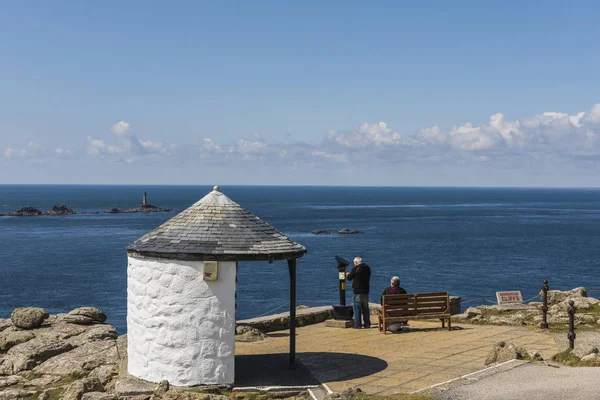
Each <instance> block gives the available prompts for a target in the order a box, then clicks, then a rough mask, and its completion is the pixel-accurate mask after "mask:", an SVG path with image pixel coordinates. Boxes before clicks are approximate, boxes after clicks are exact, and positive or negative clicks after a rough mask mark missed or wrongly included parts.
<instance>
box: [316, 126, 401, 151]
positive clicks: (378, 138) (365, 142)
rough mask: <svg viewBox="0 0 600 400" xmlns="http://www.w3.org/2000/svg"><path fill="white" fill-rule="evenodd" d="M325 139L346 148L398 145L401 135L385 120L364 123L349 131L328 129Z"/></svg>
mask: <svg viewBox="0 0 600 400" xmlns="http://www.w3.org/2000/svg"><path fill="white" fill-rule="evenodd" d="M326 141H328V142H329V143H330V144H336V145H339V146H342V147H345V148H347V149H364V148H368V147H378V146H389V145H392V146H393V145H399V144H401V142H402V137H401V136H400V134H399V133H398V132H394V131H392V130H391V129H390V128H388V126H387V124H386V123H385V122H379V123H377V124H369V123H366V122H365V123H364V124H362V125H361V126H360V127H358V128H355V129H353V130H352V131H351V132H347V133H343V132H337V131H334V130H331V131H329V133H328V134H327V138H326Z"/></svg>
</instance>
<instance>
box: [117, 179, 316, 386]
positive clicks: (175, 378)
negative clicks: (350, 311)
mask: <svg viewBox="0 0 600 400" xmlns="http://www.w3.org/2000/svg"><path fill="white" fill-rule="evenodd" d="M127 253H128V268H127V344H128V371H129V373H130V374H131V375H133V376H136V377H138V378H141V379H145V380H147V381H151V382H160V381H162V380H168V381H169V382H170V383H171V384H172V385H176V386H196V385H203V384H232V383H234V378H235V377H234V372H235V365H234V360H235V358H234V356H235V290H236V275H237V266H238V265H237V264H238V261H259V260H267V261H269V262H271V261H276V260H288V264H289V266H290V282H291V283H292V280H293V287H292V284H290V287H291V289H290V290H291V292H292V291H293V299H292V301H291V304H294V306H295V266H296V264H295V259H296V258H299V257H302V256H303V255H304V253H306V248H305V247H304V246H302V245H300V244H298V243H296V242H294V241H292V240H290V239H289V238H288V237H287V236H285V235H284V234H282V233H281V232H279V231H277V230H276V229H275V228H273V227H272V226H270V225H269V224H267V223H265V222H264V221H262V220H261V219H260V218H258V217H256V216H255V215H253V214H252V213H250V212H248V211H246V210H245V209H244V208H242V207H241V206H240V205H239V204H237V203H235V202H234V201H232V200H231V199H229V198H228V197H227V196H225V195H224V194H223V193H221V192H220V191H219V188H218V187H217V186H215V188H214V190H213V191H212V192H210V193H209V194H208V195H206V196H205V197H204V198H202V199H201V200H200V201H198V202H197V203H195V204H194V205H192V206H191V207H190V208H188V209H186V210H184V211H183V212H181V213H180V214H178V215H177V216H175V217H174V218H172V219H170V220H169V221H167V222H165V223H164V224H162V225H161V226H159V227H158V228H156V229H155V230H153V231H152V232H150V233H148V234H146V235H144V236H142V237H141V238H139V239H137V240H136V241H135V242H133V243H132V244H131V245H130V246H129V247H128V248H127ZM292 267H293V268H292ZM292 270H293V275H292ZM290 312H291V313H292V318H291V320H293V317H295V307H294V310H292V306H290ZM290 328H291V329H292V328H293V323H291V326H290ZM290 340H293V345H292V342H290V365H292V364H293V357H292V353H295V339H292V338H290Z"/></svg>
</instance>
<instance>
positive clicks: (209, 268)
mask: <svg viewBox="0 0 600 400" xmlns="http://www.w3.org/2000/svg"><path fill="white" fill-rule="evenodd" d="M218 270H219V268H218V263H217V262H216V261H204V265H203V273H204V280H205V281H216V280H217V275H218Z"/></svg>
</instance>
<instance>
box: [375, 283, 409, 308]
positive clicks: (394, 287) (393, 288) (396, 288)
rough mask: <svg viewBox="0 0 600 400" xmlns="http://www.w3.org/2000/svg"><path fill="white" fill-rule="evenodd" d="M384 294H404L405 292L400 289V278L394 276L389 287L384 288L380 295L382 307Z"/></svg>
mask: <svg viewBox="0 0 600 400" xmlns="http://www.w3.org/2000/svg"><path fill="white" fill-rule="evenodd" d="M386 294H406V290H404V289H402V288H401V287H400V278H398V277H397V276H394V277H393V278H392V280H391V282H390V287H388V288H385V290H384V291H383V293H382V294H381V301H380V302H381V304H382V305H383V296H385V295H386Z"/></svg>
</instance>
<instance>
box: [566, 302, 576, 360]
mask: <svg viewBox="0 0 600 400" xmlns="http://www.w3.org/2000/svg"><path fill="white" fill-rule="evenodd" d="M576 311H577V307H575V303H574V302H573V300H569V308H568V309H567V312H568V313H569V334H568V335H567V337H568V338H569V348H570V349H571V350H573V349H574V348H575V337H576V335H575V312H576Z"/></svg>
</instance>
